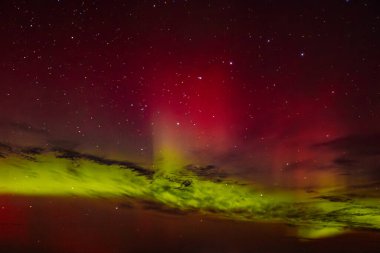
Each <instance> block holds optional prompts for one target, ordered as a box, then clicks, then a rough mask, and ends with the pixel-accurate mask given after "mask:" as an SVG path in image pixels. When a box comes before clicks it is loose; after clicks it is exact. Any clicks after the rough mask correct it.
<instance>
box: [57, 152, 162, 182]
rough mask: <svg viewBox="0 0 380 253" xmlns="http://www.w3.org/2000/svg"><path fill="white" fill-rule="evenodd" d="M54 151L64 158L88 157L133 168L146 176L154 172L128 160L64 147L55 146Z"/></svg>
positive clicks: (88, 158)
mask: <svg viewBox="0 0 380 253" xmlns="http://www.w3.org/2000/svg"><path fill="white" fill-rule="evenodd" d="M52 151H55V152H58V154H57V158H64V159H70V160H77V159H86V160H89V161H93V162H95V163H98V164H102V165H118V166H121V167H123V168H127V169H130V170H133V171H135V172H138V173H140V174H142V175H145V176H152V175H153V174H154V172H153V171H152V170H149V169H146V168H143V167H141V166H139V165H137V164H135V163H132V162H128V161H117V160H112V159H107V158H103V157H99V156H95V155H90V154H83V153H79V152H76V151H73V150H68V149H63V148H53V149H52Z"/></svg>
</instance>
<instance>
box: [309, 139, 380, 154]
mask: <svg viewBox="0 0 380 253" xmlns="http://www.w3.org/2000/svg"><path fill="white" fill-rule="evenodd" d="M313 147H314V148H328V149H332V150H336V151H343V152H345V153H346V154H347V155H354V156H364V155H368V156H373V155H380V133H373V134H352V135H347V136H345V137H341V138H337V139H334V140H332V141H329V142H323V143H318V144H315V145H313Z"/></svg>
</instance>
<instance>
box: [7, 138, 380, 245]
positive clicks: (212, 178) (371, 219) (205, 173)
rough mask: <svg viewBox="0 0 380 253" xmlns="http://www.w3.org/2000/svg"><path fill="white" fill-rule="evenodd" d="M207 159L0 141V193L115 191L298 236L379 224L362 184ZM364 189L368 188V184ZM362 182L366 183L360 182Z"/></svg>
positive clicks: (376, 203) (377, 203)
mask: <svg viewBox="0 0 380 253" xmlns="http://www.w3.org/2000/svg"><path fill="white" fill-rule="evenodd" d="M212 170H213V168H212V167H206V168H199V167H195V166H189V167H185V168H182V169H180V170H169V171H167V170H164V169H161V170H159V169H158V170H154V171H153V170H149V169H145V168H142V167H139V166H137V165H134V164H132V163H128V162H119V161H113V160H107V159H103V158H99V157H95V156H92V155H85V154H80V153H76V152H72V151H67V150H43V149H20V148H18V149H17V148H12V147H10V146H6V145H3V146H2V147H1V149H0V194H3V195H24V196H54V197H55V196H57V197H58V196H63V197H65V196H67V197H70V196H80V197H86V198H109V199H114V198H122V199H125V200H126V201H134V202H135V203H151V204H152V203H153V204H154V205H156V206H157V207H159V208H160V209H161V210H170V211H171V212H178V213H187V212H189V213H191V212H197V213H201V214H206V215H214V216H217V217H220V218H227V219H236V220H245V221H253V222H279V223H285V224H289V225H292V226H296V227H297V228H298V231H299V236H300V237H307V238H320V237H325V236H331V235H335V234H339V233H342V232H345V231H350V230H379V231H380V198H379V196H378V195H374V194H364V192H365V191H366V189H367V188H366V187H364V186H363V187H362V188H360V187H356V188H346V189H335V190H333V191H332V190H325V191H322V190H320V191H318V192H309V193H308V192H305V191H303V192H301V191H299V190H289V189H287V190H286V189H282V190H265V188H264V187H260V186H255V185H251V184H249V183H247V182H243V181H242V180H238V179H234V178H230V177H225V176H221V175H218V174H215V173H214V174H213V173H211V172H212ZM371 189H372V188H371ZM367 190H368V189H367Z"/></svg>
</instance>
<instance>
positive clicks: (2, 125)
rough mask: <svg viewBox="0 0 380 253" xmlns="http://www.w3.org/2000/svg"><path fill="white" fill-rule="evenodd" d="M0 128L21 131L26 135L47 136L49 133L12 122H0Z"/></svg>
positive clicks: (29, 125) (23, 123) (22, 123)
mask: <svg viewBox="0 0 380 253" xmlns="http://www.w3.org/2000/svg"><path fill="white" fill-rule="evenodd" d="M0 128H9V129H12V130H15V131H22V132H26V133H32V134H38V135H48V134H49V132H48V131H47V130H46V129H43V128H38V127H34V126H32V125H31V124H28V123H25V122H14V121H6V120H1V121H0Z"/></svg>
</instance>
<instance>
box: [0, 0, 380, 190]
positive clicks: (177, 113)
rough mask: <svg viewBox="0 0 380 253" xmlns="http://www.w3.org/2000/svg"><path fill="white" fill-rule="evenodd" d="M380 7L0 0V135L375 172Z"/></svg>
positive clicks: (379, 135)
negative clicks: (0, 0)
mask: <svg viewBox="0 0 380 253" xmlns="http://www.w3.org/2000/svg"><path fill="white" fill-rule="evenodd" d="M379 8H380V5H379V3H378V2H377V1H359V0H352V1H350V0H337V1H269V0H268V1H181V0H177V1H175V0H172V1H43V2H42V1H2V2H1V3H0V17H1V22H0V34H1V39H0V50H1V59H0V76H1V83H0V115H1V117H0V137H1V142H2V143H8V144H11V145H16V146H37V147H44V148H52V147H61V148H65V149H69V150H76V151H78V152H84V153H89V154H94V155H98V156H101V157H106V158H110V159H123V160H129V161H133V162H136V163H139V164H142V165H144V166H147V167H151V168H155V167H160V162H162V160H165V161H167V160H169V161H167V162H166V163H167V164H169V165H170V166H183V165H186V164H201V165H202V166H203V165H208V164H211V165H215V166H218V167H221V168H223V169H224V170H225V171H227V172H229V173H231V174H235V173H236V174H238V175H240V176H243V177H245V178H256V179H257V178H258V177H257V175H260V177H262V178H268V175H269V178H270V183H271V184H272V183H273V184H277V183H284V184H287V183H289V182H291V184H300V185H303V184H304V182H309V183H310V182H315V179H313V178H309V176H310V174H309V173H310V172H313V171H326V170H331V169H332V170H334V171H335V172H336V170H337V173H338V174H339V175H355V178H357V177H362V178H364V179H365V180H368V179H369V180H372V179H374V180H375V179H379V178H380V172H379V167H378V164H379V154H380V145H379V142H380V85H379V73H380V71H379V70H380V64H379V57H380V51H379V49H378V46H379V44H380V43H379V42H380V36H379V29H380V12H379V10H380V9H379ZM170 160H175V161H170ZM287 172H292V173H289V174H291V175H292V177H294V178H295V180H296V183H295V181H294V180H290V179H289V178H287V175H288V173H287ZM284 174H286V176H284ZM279 178H284V179H279ZM294 178H293V179H294ZM257 180H258V179H257ZM260 180H264V179H260ZM322 181H323V180H322ZM325 181H326V180H325ZM327 181H328V180H327ZM334 182H335V181H334ZM327 184H328V182H327Z"/></svg>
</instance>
